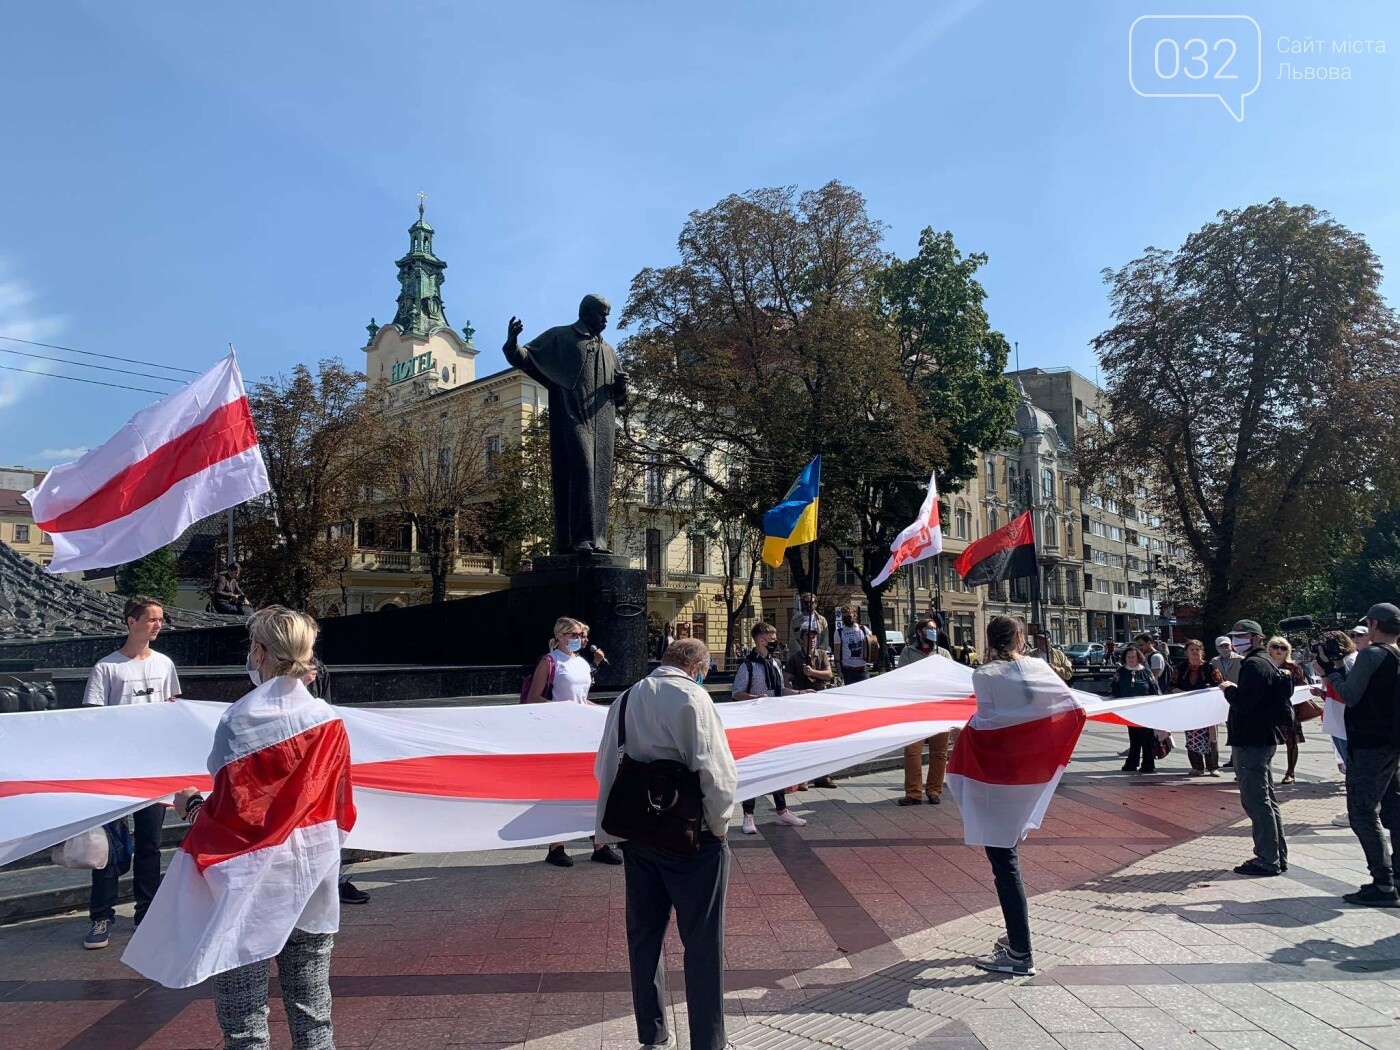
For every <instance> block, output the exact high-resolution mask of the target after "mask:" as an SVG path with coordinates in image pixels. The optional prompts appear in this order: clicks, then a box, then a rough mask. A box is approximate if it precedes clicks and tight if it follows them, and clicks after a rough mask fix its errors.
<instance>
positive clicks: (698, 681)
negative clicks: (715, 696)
mask: <svg viewBox="0 0 1400 1050" xmlns="http://www.w3.org/2000/svg"><path fill="white" fill-rule="evenodd" d="M695 684H696V685H704V684H705V676H704V675H703V674H698V675H696V676H695Z"/></svg>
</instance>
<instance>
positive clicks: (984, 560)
mask: <svg viewBox="0 0 1400 1050" xmlns="http://www.w3.org/2000/svg"><path fill="white" fill-rule="evenodd" d="M953 568H955V569H957V570H958V575H959V576H961V577H962V578H963V583H965V584H967V585H968V586H969V587H975V586H976V585H977V584H979V583H997V582H998V581H1000V580H1014V579H1017V578H1019V577H1022V576H1034V575H1035V574H1036V565H1035V525H1034V523H1033V522H1032V520H1031V513H1030V511H1026V513H1024V514H1022V515H1021V516H1020V517H1019V518H1016V519H1014V520H1012V521H1008V522H1007V523H1006V524H1005V525H1003V526H1002V527H1001V528H999V529H997V531H996V532H994V533H992V534H991V535H990V536H983V537H982V538H981V539H980V540H978V541H977V542H976V543H974V544H972V546H970V547H968V548H967V550H965V551H963V552H962V553H961V554H959V555H958V559H957V561H955V562H953Z"/></svg>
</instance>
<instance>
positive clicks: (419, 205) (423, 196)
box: [418, 190, 428, 219]
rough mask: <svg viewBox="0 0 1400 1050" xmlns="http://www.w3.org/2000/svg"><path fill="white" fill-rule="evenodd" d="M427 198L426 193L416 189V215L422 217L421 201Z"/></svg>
mask: <svg viewBox="0 0 1400 1050" xmlns="http://www.w3.org/2000/svg"><path fill="white" fill-rule="evenodd" d="M427 199H428V195H427V194H426V193H424V192H423V191H422V190H419V191H418V217H419V218H420V219H421V218H422V217H423V202H424V201H425V200H427Z"/></svg>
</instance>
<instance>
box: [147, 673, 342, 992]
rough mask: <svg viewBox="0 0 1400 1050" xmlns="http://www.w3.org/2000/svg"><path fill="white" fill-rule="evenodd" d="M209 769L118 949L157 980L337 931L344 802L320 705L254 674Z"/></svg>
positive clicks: (185, 977) (222, 729) (337, 738)
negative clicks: (180, 834) (203, 796)
mask: <svg viewBox="0 0 1400 1050" xmlns="http://www.w3.org/2000/svg"><path fill="white" fill-rule="evenodd" d="M209 772H210V774H211V775H212V776H213V778H214V786H213V789H212V791H211V792H210V794H209V799H208V801H207V802H206V803H205V804H204V806H203V808H202V809H201V810H200V812H199V814H198V816H197V817H196V818H195V821H194V823H193V824H192V825H191V826H190V830H189V832H188V833H186V835H185V840H184V842H183V843H182V844H181V846H180V849H179V850H178V851H176V854H175V857H174V859H173V860H172V861H171V864H170V869H169V871H167V872H166V874H165V878H164V879H163V880H162V882H161V885H160V890H159V892H157V893H156V897H155V900H154V901H152V902H151V907H150V909H149V910H148V911H147V912H146V916H145V918H144V919H143V920H142V922H141V925H140V927H138V928H137V930H136V933H135V934H133V935H132V938H131V943H130V944H129V945H128V946H127V949H126V952H125V953H123V955H122V962H124V963H126V964H127V965H128V966H130V967H131V968H132V969H134V970H136V971H137V972H138V973H141V974H143V975H144V976H146V977H149V978H150V979H151V980H153V981H159V982H160V983H161V984H163V985H165V986H166V987H168V988H187V987H189V986H190V985H192V984H198V983H199V982H200V981H202V980H204V979H205V978H207V977H210V976H212V975H214V974H217V973H223V972H225V971H226V970H232V969H233V968H234V967H236V966H244V965H247V964H248V963H252V962H258V961H260V960H262V959H270V958H272V957H273V956H274V955H276V954H277V953H278V952H280V951H281V950H282V946H283V945H285V944H286V943H287V938H288V936H290V935H291V932H292V930H293V929H298V930H304V931H306V932H307V933H334V932H336V930H337V929H339V928H340V894H339V891H338V889H337V885H336V883H337V881H338V878H339V875H340V847H341V844H342V843H343V842H344V841H345V836H346V835H347V834H349V832H350V829H351V828H352V827H354V826H355V803H354V799H353V797H352V791H351V787H350V739H349V737H348V736H347V735H346V732H345V726H344V725H343V724H342V723H341V721H340V719H339V718H338V717H336V713H335V711H334V710H332V708H331V706H330V705H329V704H327V703H326V702H325V701H324V700H318V699H317V698H315V697H313V696H312V695H311V694H310V693H309V692H307V690H306V687H305V686H304V685H302V684H301V682H299V681H297V680H296V679H294V678H288V677H286V676H280V675H279V676H278V677H276V678H274V679H272V680H271V681H270V682H264V683H263V684H262V685H260V686H258V687H257V688H256V689H254V690H253V691H252V692H251V693H249V694H248V695H247V696H245V697H243V699H241V700H239V701H238V702H237V703H235V704H234V705H233V706H231V707H230V708H229V709H228V711H227V712H226V713H225V714H224V716H223V717H222V718H220V719H219V724H218V727H217V728H216V729H215V731H214V749H213V751H212V752H211V753H210V755H209Z"/></svg>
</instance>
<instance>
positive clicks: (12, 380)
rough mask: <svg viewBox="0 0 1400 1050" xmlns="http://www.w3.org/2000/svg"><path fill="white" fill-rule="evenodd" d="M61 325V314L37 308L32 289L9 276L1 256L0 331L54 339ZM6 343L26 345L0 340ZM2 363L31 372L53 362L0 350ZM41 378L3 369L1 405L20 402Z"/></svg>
mask: <svg viewBox="0 0 1400 1050" xmlns="http://www.w3.org/2000/svg"><path fill="white" fill-rule="evenodd" d="M62 327H63V321H62V318H59V317H49V316H46V315H44V314H43V313H41V312H40V311H38V310H37V309H36V308H35V306H34V294H33V292H31V291H30V290H29V287H28V286H27V285H26V284H25V283H24V282H23V281H21V280H19V279H18V278H15V277H12V276H10V267H9V266H7V265H6V263H5V260H4V259H0V335H9V336H14V337H15V338H16V339H52V338H53V337H54V336H55V335H57V334H58V332H59V330H60V329H61V328H62ZM5 346H9V347H13V348H16V349H23V347H22V346H17V345H16V344H14V343H5V342H3V341H0V348H3V347H5ZM0 364H4V365H10V366H12V367H14V368H24V369H27V370H28V371H30V372H47V371H49V365H50V362H47V361H38V360H35V359H34V358H31V357H16V356H14V355H13V354H0ZM38 380H39V376H36V375H28V374H26V373H24V372H11V371H8V370H3V369H0V408H8V407H9V406H10V405H13V404H15V403H17V402H18V401H19V399H20V397H21V395H23V394H24V392H25V391H26V390H27V389H28V388H29V387H30V386H31V385H33V384H34V383H36V382H38Z"/></svg>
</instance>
